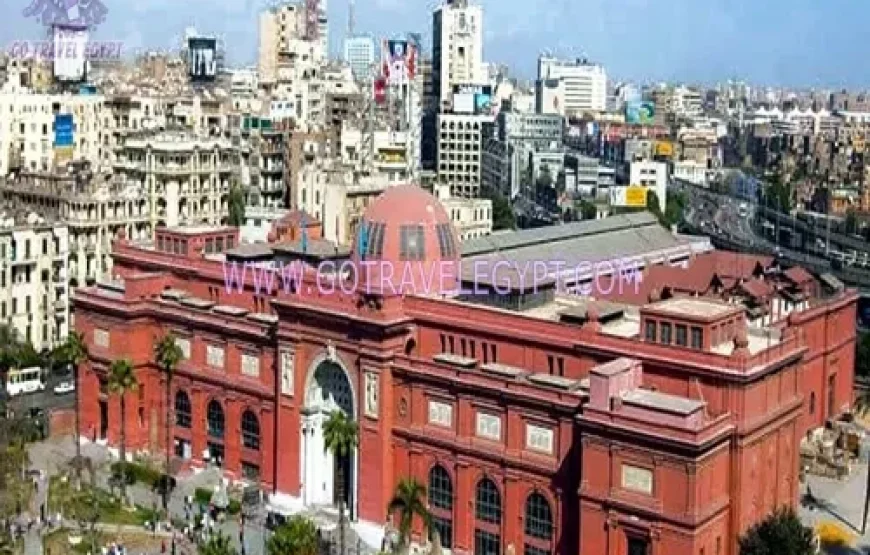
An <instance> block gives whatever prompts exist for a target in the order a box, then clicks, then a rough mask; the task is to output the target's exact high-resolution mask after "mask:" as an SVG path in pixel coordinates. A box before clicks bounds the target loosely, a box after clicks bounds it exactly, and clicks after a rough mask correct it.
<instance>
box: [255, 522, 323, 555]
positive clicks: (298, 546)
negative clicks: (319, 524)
mask: <svg viewBox="0 0 870 555" xmlns="http://www.w3.org/2000/svg"><path fill="white" fill-rule="evenodd" d="M319 547H320V545H319V542H318V538H317V528H316V527H315V526H314V523H313V522H311V521H310V520H309V519H307V518H305V517H303V516H301V515H296V516H294V517H292V518H290V520H288V521H287V522H285V523H284V524H282V525H281V526H279V527H278V528H277V529H276V530H275V532H274V533H273V534H272V536H271V537H270V538H269V542H268V543H267V544H266V553H268V555H317V552H318V550H319Z"/></svg>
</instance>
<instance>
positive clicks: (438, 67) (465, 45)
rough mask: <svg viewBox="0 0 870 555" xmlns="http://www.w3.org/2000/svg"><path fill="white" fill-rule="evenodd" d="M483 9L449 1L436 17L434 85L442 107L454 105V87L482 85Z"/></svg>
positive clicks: (466, 2) (434, 27)
mask: <svg viewBox="0 0 870 555" xmlns="http://www.w3.org/2000/svg"><path fill="white" fill-rule="evenodd" d="M483 70H484V66H483V8H481V7H480V6H477V5H470V4H469V3H468V0H447V2H446V3H445V4H442V5H441V6H439V7H438V8H436V9H435V12H434V13H433V14H432V85H433V89H434V90H433V92H434V94H435V98H436V99H438V102H439V106H440V107H442V108H443V107H444V106H445V105H448V106H449V104H450V102H451V100H452V94H453V86H454V85H481V84H483V83H484V80H485V77H486V76H485V75H484V74H483Z"/></svg>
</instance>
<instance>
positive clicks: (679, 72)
mask: <svg viewBox="0 0 870 555" xmlns="http://www.w3.org/2000/svg"><path fill="white" fill-rule="evenodd" d="M2 1H3V5H4V7H7V11H6V13H4V15H3V17H2V18H0V43H2V44H3V45H4V46H8V45H9V44H10V43H11V42H12V41H14V40H20V39H36V38H39V37H40V36H41V33H42V30H41V29H42V28H41V27H40V25H39V24H38V23H36V22H35V21H33V20H28V19H26V18H25V17H24V16H23V15H21V13H22V11H23V10H24V8H25V7H26V6H27V5H28V4H29V3H30V2H31V1H32V0H2ZM101 1H102V2H103V3H104V4H105V5H106V7H107V8H108V10H109V14H108V16H107V20H106V22H105V23H104V24H103V25H102V26H101V27H100V29H99V30H98V31H97V34H96V38H99V39H103V40H123V41H124V45H125V50H127V49H130V48H137V47H148V48H168V47H170V46H171V45H174V44H176V43H177V42H178V41H179V39H180V37H181V36H182V35H183V33H184V28H185V27H186V26H189V25H195V26H196V27H197V29H199V30H200V31H201V32H204V33H216V34H221V35H223V36H224V38H225V40H226V44H227V47H228V48H227V50H228V59H229V61H230V62H232V63H252V62H253V61H254V60H255V55H256V45H257V12H258V11H259V10H260V9H262V8H263V7H264V6H265V2H264V0H101ZM321 1H325V0H321ZM347 2H348V0H329V5H328V14H329V18H330V45H331V50H332V52H333V53H334V54H337V53H338V52H339V51H340V43H341V40H342V39H343V37H344V35H345V30H346V25H347V11H348V10H347ZM481 4H482V5H483V10H484V58H485V59H486V60H487V61H491V62H498V63H507V64H508V65H510V66H511V67H512V68H513V70H514V72H515V73H516V74H519V75H520V76H522V77H532V76H533V75H534V71H535V59H536V57H537V55H538V54H539V53H540V52H541V51H542V50H544V49H550V50H552V51H554V52H555V53H557V54H560V55H564V56H571V57H574V56H580V55H585V56H586V57H588V58H590V59H591V60H594V61H598V62H601V63H603V64H605V66H606V67H607V69H608V72H609V73H610V74H611V75H614V76H618V77H621V78H630V79H637V80H647V79H657V80H678V81H688V82H713V81H716V80H724V79H728V78H731V77H740V78H743V79H746V80H749V81H751V82H755V83H764V84H771V85H789V86H807V87H810V86H814V87H822V86H830V87H864V86H867V85H870V76H868V69H867V67H868V63H867V58H868V54H870V52H868V50H870V47H868V46H867V42H866V40H865V36H864V29H865V28H866V21H867V20H868V16H870V2H867V1H866V0H655V1H653V0H552V1H551V2H542V1H535V0H527V1H525V2H520V1H519V0H482V2H481ZM434 6H435V2H434V1H429V0H404V1H403V0H357V7H356V30H357V31H358V32H368V33H371V34H373V35H375V36H378V37H382V36H393V35H400V36H401V35H404V33H406V32H418V33H421V34H422V35H423V36H424V37H425V41H426V43H429V37H430V35H431V11H432V8H433V7H434Z"/></svg>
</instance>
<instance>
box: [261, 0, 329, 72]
mask: <svg viewBox="0 0 870 555" xmlns="http://www.w3.org/2000/svg"><path fill="white" fill-rule="evenodd" d="M306 17H307V15H306V9H305V6H304V5H303V4H302V3H301V2H300V3H295V2H294V3H286V4H283V5H281V6H275V7H272V8H269V9H268V10H265V11H263V12H262V13H261V14H260V22H259V27H260V37H259V49H258V58H259V59H258V64H257V69H258V71H259V77H260V82H261V83H263V84H264V85H267V86H269V85H272V84H274V83H276V82H277V81H279V80H280V77H281V76H280V70H281V69H282V66H286V65H287V64H293V63H295V62H297V61H314V62H316V63H317V64H319V63H321V62H323V61H324V60H326V57H327V54H328V52H329V49H328V44H329V43H328V33H327V19H326V0H319V13H318V16H317V17H318V25H317V38H316V40H313V41H309V40H307V37H306V34H307V33H306V31H307V29H306ZM302 43H308V44H304V45H303V44H302ZM303 50H304V54H303V52H302V51H303ZM301 54H302V55H301ZM303 57H304V58H308V59H303Z"/></svg>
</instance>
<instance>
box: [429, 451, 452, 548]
mask: <svg viewBox="0 0 870 555" xmlns="http://www.w3.org/2000/svg"><path fill="white" fill-rule="evenodd" d="M429 510H430V513H431V515H432V527H431V529H432V530H438V535H439V536H440V539H441V545H442V546H443V547H445V548H448V549H450V548H452V547H453V482H452V481H451V480H450V475H449V474H448V473H447V471H446V470H444V467H442V466H438V465H436V466H433V467H432V470H430V471H429Z"/></svg>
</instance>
